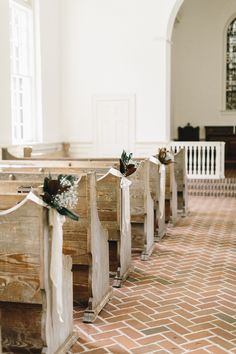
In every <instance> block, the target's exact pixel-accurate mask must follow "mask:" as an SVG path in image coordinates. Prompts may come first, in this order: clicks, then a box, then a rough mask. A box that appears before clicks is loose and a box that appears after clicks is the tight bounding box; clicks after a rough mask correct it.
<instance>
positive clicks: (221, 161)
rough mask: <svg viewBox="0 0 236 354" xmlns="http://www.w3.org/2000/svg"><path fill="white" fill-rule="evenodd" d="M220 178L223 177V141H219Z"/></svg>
mask: <svg viewBox="0 0 236 354" xmlns="http://www.w3.org/2000/svg"><path fill="white" fill-rule="evenodd" d="M220 151H221V153H220V173H219V176H220V178H225V142H224V141H222V142H221V143H220Z"/></svg>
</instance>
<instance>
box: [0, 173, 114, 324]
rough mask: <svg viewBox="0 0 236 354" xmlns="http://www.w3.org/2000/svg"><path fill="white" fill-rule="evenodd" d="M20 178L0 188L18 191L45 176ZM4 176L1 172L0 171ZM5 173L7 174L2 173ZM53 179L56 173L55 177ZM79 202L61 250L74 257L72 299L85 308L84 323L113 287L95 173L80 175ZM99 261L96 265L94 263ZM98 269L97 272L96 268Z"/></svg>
mask: <svg viewBox="0 0 236 354" xmlns="http://www.w3.org/2000/svg"><path fill="white" fill-rule="evenodd" d="M19 175H20V176H21V179H22V180H18V179H16V180H11V181H8V182H7V183H6V181H5V182H4V181H3V180H1V181H0V191H1V190H2V191H6V190H7V189H9V190H11V191H12V190H13V191H15V192H18V191H19V189H20V191H21V190H22V189H23V190H24V189H26V188H27V187H28V188H30V185H32V186H33V187H38V186H39V185H42V183H43V179H44V175H43V174H42V173H41V174H39V173H37V174H34V173H30V177H31V181H30V180H27V178H25V180H23V177H25V174H24V173H18V175H17V174H16V176H17V178H19ZM0 176H1V178H3V176H4V174H0ZM5 176H6V175H5ZM55 178H56V176H55ZM77 189H78V198H79V200H78V204H77V207H76V209H75V210H74V211H75V212H76V213H77V214H78V215H79V221H73V220H70V219H67V220H66V222H65V224H64V226H63V230H64V239H63V251H64V253H65V254H68V255H71V256H72V260H73V268H72V270H73V298H74V301H75V302H79V303H83V304H84V305H87V306H88V308H87V309H86V310H85V313H84V321H85V322H93V321H94V320H95V319H96V317H97V315H98V313H99V312H100V311H101V309H102V308H103V306H104V305H105V304H106V302H107V301H108V300H109V298H110V297H111V294H112V289H111V287H110V285H109V254H108V252H109V251H108V250H109V248H108V242H107V241H108V233H107V231H106V230H105V229H104V228H103V227H102V225H101V223H100V220H99V218H98V211H97V206H96V177H95V174H94V173H89V174H86V175H82V176H81V179H80V182H79V184H78V187H77ZM98 260H100V264H99V267H98V266H97V264H96V262H97V261H98ZM98 268H99V269H100V271H99V274H97V269H98Z"/></svg>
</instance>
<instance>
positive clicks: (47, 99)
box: [38, 0, 62, 142]
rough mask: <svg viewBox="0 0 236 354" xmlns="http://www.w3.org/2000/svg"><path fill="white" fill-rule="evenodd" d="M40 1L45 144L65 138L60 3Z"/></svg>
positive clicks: (56, 1)
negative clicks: (62, 126)
mask: <svg viewBox="0 0 236 354" xmlns="http://www.w3.org/2000/svg"><path fill="white" fill-rule="evenodd" d="M38 1H39V28H40V50H41V81H42V82H41V85H42V120H43V136H42V138H43V142H58V141H61V139H62V134H61V133H62V128H61V125H62V124H61V40H60V37H61V31H60V28H61V26H60V25H61V22H60V16H61V8H60V0H38Z"/></svg>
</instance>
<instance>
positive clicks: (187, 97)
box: [171, 0, 236, 138]
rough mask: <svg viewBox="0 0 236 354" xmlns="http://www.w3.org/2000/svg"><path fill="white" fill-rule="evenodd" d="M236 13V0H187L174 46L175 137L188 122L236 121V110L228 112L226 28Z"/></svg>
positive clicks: (176, 32)
mask: <svg viewBox="0 0 236 354" xmlns="http://www.w3.org/2000/svg"><path fill="white" fill-rule="evenodd" d="M233 14H235V15H236V3H235V0H185V2H184V3H183V6H182V7H181V9H180V13H179V15H178V19H179V23H177V24H176V25H175V27H174V31H173V37H172V40H173V46H172V107H171V109H172V132H171V135H172V137H175V138H176V137H177V127H178V126H184V125H186V123H187V122H190V123H191V124H192V125H194V126H197V125H199V126H200V127H201V138H204V128H203V127H204V126H205V125H227V124H228V125H236V112H233V113H231V114H229V113H227V112H224V104H223V101H224V100H223V97H224V87H225V86H224V70H225V66H224V51H225V47H224V31H225V26H226V23H227V21H228V20H229V18H230V17H231V16H232V15H233Z"/></svg>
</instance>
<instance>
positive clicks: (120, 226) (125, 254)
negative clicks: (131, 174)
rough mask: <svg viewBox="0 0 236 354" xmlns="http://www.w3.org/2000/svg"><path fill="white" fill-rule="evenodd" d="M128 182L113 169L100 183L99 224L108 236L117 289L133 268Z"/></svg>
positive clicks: (98, 185)
mask: <svg viewBox="0 0 236 354" xmlns="http://www.w3.org/2000/svg"><path fill="white" fill-rule="evenodd" d="M127 184H129V181H128V180H127V179H126V178H124V177H122V175H121V174H120V173H119V171H117V170H114V169H111V170H110V171H109V172H108V173H106V174H105V175H104V176H102V177H100V178H99V180H98V181H97V205H98V213H99V217H100V220H101V222H102V224H103V226H104V227H105V228H106V229H107V230H108V234H109V259H110V261H109V263H110V271H111V272H115V278H114V282H113V286H114V287H120V286H121V282H122V281H124V280H125V279H126V278H127V276H128V274H129V272H130V270H131V268H132V266H131V225H130V198H129V185H127Z"/></svg>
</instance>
